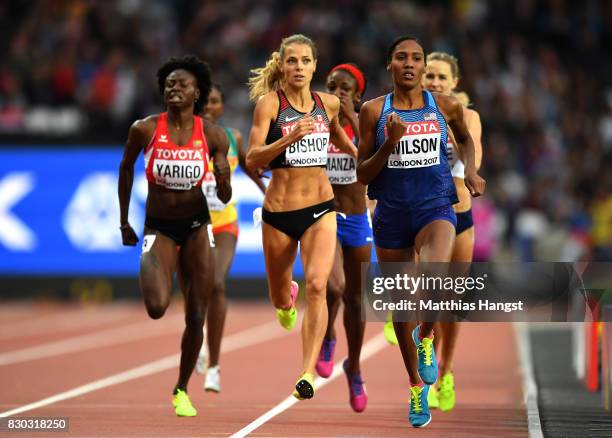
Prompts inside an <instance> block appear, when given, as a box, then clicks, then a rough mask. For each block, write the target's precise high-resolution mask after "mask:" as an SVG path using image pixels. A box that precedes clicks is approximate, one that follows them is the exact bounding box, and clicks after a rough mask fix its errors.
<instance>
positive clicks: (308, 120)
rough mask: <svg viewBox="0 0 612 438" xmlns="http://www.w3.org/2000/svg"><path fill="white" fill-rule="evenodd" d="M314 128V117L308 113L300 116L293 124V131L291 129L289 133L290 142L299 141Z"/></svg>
mask: <svg viewBox="0 0 612 438" xmlns="http://www.w3.org/2000/svg"><path fill="white" fill-rule="evenodd" d="M314 128H315V125H314V119H313V118H312V117H311V116H310V115H307V116H305V117H302V118H301V119H300V120H298V122H297V123H296V124H295V127H294V128H293V131H291V134H289V135H290V138H291V143H295V142H296V141H299V140H301V139H303V138H304V137H306V136H307V135H308V134H312V132H313V131H314Z"/></svg>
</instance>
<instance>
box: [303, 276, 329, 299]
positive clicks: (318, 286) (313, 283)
mask: <svg viewBox="0 0 612 438" xmlns="http://www.w3.org/2000/svg"><path fill="white" fill-rule="evenodd" d="M326 294H327V281H326V279H325V278H323V277H313V278H310V279H308V280H306V298H307V299H309V300H312V299H324V298H325V296H326Z"/></svg>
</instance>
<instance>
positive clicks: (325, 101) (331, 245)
mask: <svg viewBox="0 0 612 438" xmlns="http://www.w3.org/2000/svg"><path fill="white" fill-rule="evenodd" d="M316 66H317V52H316V47H315V45H314V43H313V41H312V40H311V39H310V38H308V37H305V36H304V35H293V36H290V37H287V38H285V39H283V41H282V43H281V46H280V49H279V51H278V52H274V53H273V54H272V57H271V58H270V60H269V61H268V62H267V64H266V66H265V67H263V68H259V69H255V70H253V73H254V76H253V77H251V79H250V80H249V85H250V97H251V99H252V100H253V101H254V102H257V105H256V106H255V111H254V114H253V127H252V128H251V134H250V136H249V150H248V152H247V158H246V162H247V166H248V167H249V168H250V169H251V170H255V169H258V168H264V167H266V166H268V165H269V166H270V168H271V169H272V178H271V180H270V185H269V186H268V188H267V190H266V196H265V199H264V205H263V209H262V220H263V223H262V238H263V249H264V257H265V261H266V273H267V277H268V289H269V293H270V298H271V300H272V304H273V305H274V307H276V309H277V312H276V314H277V318H278V320H279V322H280V324H281V325H282V326H283V327H285V328H286V329H292V328H293V326H294V325H295V323H296V321H297V311H296V309H295V299H296V297H297V283H295V282H293V281H292V270H293V263H294V262H295V257H296V255H297V249H298V243H299V245H300V251H301V258H302V264H303V266H304V276H305V279H306V303H307V305H306V314H305V315H304V321H303V323H302V357H303V359H302V374H301V376H300V377H299V379H298V381H297V383H296V385H295V391H294V393H293V395H294V397H296V398H298V399H300V400H302V399H309V398H312V397H313V396H314V391H315V388H314V372H315V363H316V361H317V356H318V354H319V349H320V347H321V342H322V341H323V335H324V334H325V329H326V327H327V305H326V300H325V297H326V286H327V279H328V277H329V273H330V271H331V266H332V264H333V261H334V254H335V252H336V215H335V213H334V199H333V198H334V194H333V191H332V188H331V184H330V183H329V179H328V178H327V175H326V173H325V167H326V165H327V146H328V143H329V141H332V142H333V143H334V144H335V145H336V146H337V147H339V148H340V149H342V150H344V151H345V152H348V153H350V154H351V155H352V156H354V157H356V156H357V149H356V147H355V145H353V143H352V142H351V140H350V139H349V138H348V137H347V135H346V133H345V132H344V130H343V129H342V128H341V127H340V124H339V123H338V112H339V108H340V101H339V99H338V98H337V97H336V96H333V95H331V94H327V93H313V92H312V91H311V90H310V82H311V81H312V77H313V74H314V72H315V70H316ZM328 213H331V214H328Z"/></svg>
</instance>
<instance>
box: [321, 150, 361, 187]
mask: <svg viewBox="0 0 612 438" xmlns="http://www.w3.org/2000/svg"><path fill="white" fill-rule="evenodd" d="M327 177H328V178H329V182H330V183H332V184H352V183H354V182H356V181H357V160H355V158H353V157H352V156H351V155H349V154H346V153H344V152H342V151H341V150H340V149H338V148H337V147H336V146H335V145H334V144H333V143H330V144H329V148H328V149H327Z"/></svg>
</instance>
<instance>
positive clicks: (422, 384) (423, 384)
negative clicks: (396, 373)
mask: <svg viewBox="0 0 612 438" xmlns="http://www.w3.org/2000/svg"><path fill="white" fill-rule="evenodd" d="M410 386H418V387H419V388H422V387H423V386H425V383H424V382H421V383H410Z"/></svg>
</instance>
